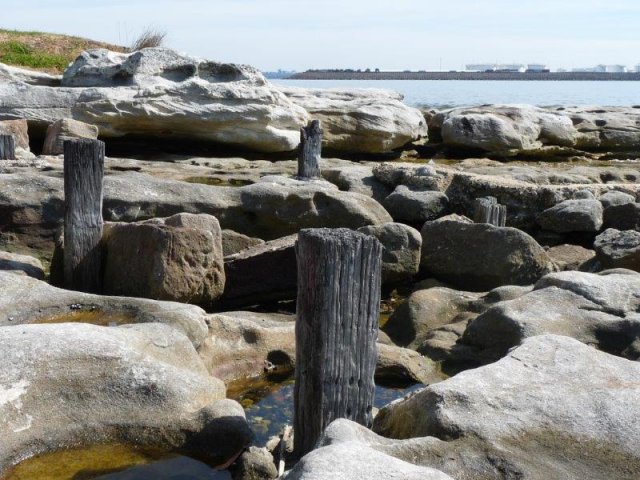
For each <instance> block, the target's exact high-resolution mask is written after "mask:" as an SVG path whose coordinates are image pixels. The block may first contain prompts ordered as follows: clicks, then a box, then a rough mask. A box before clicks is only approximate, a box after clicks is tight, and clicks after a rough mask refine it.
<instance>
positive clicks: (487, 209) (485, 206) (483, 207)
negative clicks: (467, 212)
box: [473, 197, 507, 227]
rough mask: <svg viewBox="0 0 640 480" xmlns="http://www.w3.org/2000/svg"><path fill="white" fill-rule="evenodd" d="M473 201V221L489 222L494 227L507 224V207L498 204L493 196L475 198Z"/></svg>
mask: <svg viewBox="0 0 640 480" xmlns="http://www.w3.org/2000/svg"><path fill="white" fill-rule="evenodd" d="M473 203H474V216H473V221H474V222H475V223H490V224H491V225H495V226H496V227H504V226H505V225H506V224H507V207H506V206H504V205H500V204H499V203H498V200H497V199H496V198H495V197H483V198H476V199H475V200H474V202H473Z"/></svg>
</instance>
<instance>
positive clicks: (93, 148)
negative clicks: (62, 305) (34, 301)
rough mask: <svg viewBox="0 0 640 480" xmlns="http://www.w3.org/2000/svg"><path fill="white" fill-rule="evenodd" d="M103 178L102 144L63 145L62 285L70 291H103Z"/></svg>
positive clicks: (68, 142)
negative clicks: (101, 242) (101, 241)
mask: <svg viewBox="0 0 640 480" xmlns="http://www.w3.org/2000/svg"><path fill="white" fill-rule="evenodd" d="M103 176H104V143H103V142H101V141H100V140H88V139H75V140H66V141H65V142H64V206H65V213H64V281H65V286H66V288H69V289H73V290H80V291H83V292H94V293H99V292H100V291H101V289H102V251H101V248H100V240H101V238H102V227H103V221H102V180H103Z"/></svg>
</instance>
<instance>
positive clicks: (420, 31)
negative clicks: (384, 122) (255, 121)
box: [0, 0, 640, 70]
mask: <svg viewBox="0 0 640 480" xmlns="http://www.w3.org/2000/svg"><path fill="white" fill-rule="evenodd" d="M3 4H4V5H3ZM0 5H1V6H3V7H4V8H3V9H2V10H3V12H5V14H4V15H2V19H1V20H0V27H2V28H10V29H19V30H44V31H52V32H58V33H68V34H74V35H81V36H86V37H91V38H94V39H97V40H103V41H109V42H115V43H121V44H128V43H130V42H131V40H132V39H133V38H134V37H135V36H136V35H137V34H138V33H140V32H141V31H142V30H143V29H144V28H145V27H146V26H149V25H151V26H154V27H157V28H160V29H163V30H166V31H167V33H168V36H167V45H168V46H171V47H174V48H176V49H177V50H180V51H184V52H188V53H192V54H194V55H198V56H202V57H207V58H211V59H216V60H221V61H233V62H238V63H248V64H252V65H255V66H256V67H258V68H261V69H265V70H271V69H277V68H290V69H295V70H305V69H307V68H329V67H336V68H349V67H352V68H367V67H370V68H376V67H377V68H381V69H383V70H398V69H400V70H403V69H416V70H417V69H425V70H432V69H438V68H439V67H440V64H441V62H442V67H443V69H460V68H461V67H462V66H463V65H464V64H465V63H479V62H482V63H485V62H500V63H545V64H547V65H549V66H552V67H567V68H570V67H579V66H591V65H595V64H598V63H607V64H625V65H628V66H633V65H636V64H640V0H437V1H435V0H384V1H377V0H314V1H308V0H180V1H169V0H113V1H108V0H107V1H95V0H94V1H87V0H61V1H50V0H46V1H43V0H0ZM7 12H8V14H7Z"/></svg>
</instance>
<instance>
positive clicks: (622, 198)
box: [598, 190, 636, 210]
mask: <svg viewBox="0 0 640 480" xmlns="http://www.w3.org/2000/svg"><path fill="white" fill-rule="evenodd" d="M598 200H600V203H602V206H603V207H604V208H605V210H606V209H607V208H608V207H612V206H615V205H625V204H627V203H635V201H636V197H634V196H633V195H629V194H628V193H624V192H619V191H617V190H611V191H609V192H606V193H604V194H602V195H600V198H599V199H598Z"/></svg>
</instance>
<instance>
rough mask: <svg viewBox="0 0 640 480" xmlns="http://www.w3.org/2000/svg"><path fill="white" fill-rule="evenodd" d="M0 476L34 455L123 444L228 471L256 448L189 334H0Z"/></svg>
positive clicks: (8, 330) (29, 328) (143, 330)
mask: <svg viewBox="0 0 640 480" xmlns="http://www.w3.org/2000/svg"><path fill="white" fill-rule="evenodd" d="M0 331H1V332H2V334H0V356H1V357H2V365H3V368H2V371H1V372H0V392H3V396H4V398H3V400H4V401H3V402H2V403H1V404H0V426H1V427H2V432H3V441H2V444H1V445H0V471H3V470H5V469H6V468H8V467H10V466H12V465H14V464H15V463H17V462H19V461H21V460H23V459H25V458H28V457H30V456H33V455H37V454H41V453H46V452H51V451H56V450H60V449H63V448H67V447H68V446H69V445H73V446H74V447H89V446H93V445H97V444H108V443H119V444H125V445H127V444H128V445H131V446H135V447H136V448H158V449H162V450H166V451H183V452H184V453H186V454H187V455H190V456H193V457H196V458H201V459H204V460H207V461H208V462H210V463H211V464H213V465H224V464H226V463H228V462H229V461H230V460H232V459H234V458H235V456H236V455H238V454H239V453H240V452H241V451H242V450H243V449H244V447H245V446H246V445H247V444H248V443H249V442H250V441H251V438H252V433H251V430H250V429H249V426H248V424H247V422H246V420H245V416H244V411H243V410H242V407H241V406H240V405H239V404H238V403H237V402H235V401H232V400H227V399H225V398H224V397H225V387H224V384H223V383H222V382H221V381H220V380H218V379H215V378H213V377H210V376H209V375H208V374H207V371H206V370H205V368H204V366H203V364H202V362H201V361H200V359H199V358H198V355H197V353H196V351H195V349H194V347H193V345H192V344H191V342H190V341H189V340H188V339H187V337H185V336H184V335H183V334H182V333H180V332H178V331H177V330H175V329H173V328H171V327H169V326H166V325H159V324H146V325H128V326H125V327H99V326H94V325H86V324H68V323H66V324H58V325H17V326H11V327H0Z"/></svg>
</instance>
